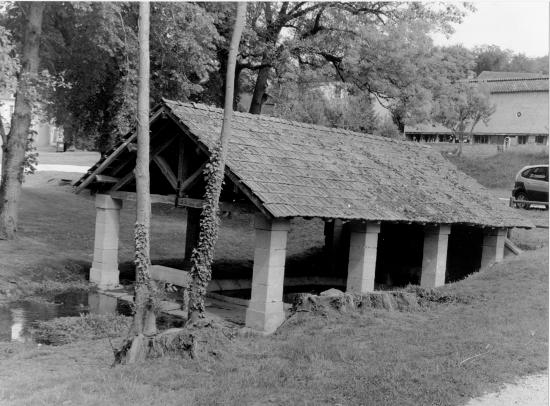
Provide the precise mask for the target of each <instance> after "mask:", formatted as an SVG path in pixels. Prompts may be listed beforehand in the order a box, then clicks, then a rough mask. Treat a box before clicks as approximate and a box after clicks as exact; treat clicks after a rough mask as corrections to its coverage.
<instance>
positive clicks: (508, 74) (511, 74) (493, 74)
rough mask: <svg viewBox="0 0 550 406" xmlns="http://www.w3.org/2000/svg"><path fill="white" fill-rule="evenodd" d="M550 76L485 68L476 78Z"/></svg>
mask: <svg viewBox="0 0 550 406" xmlns="http://www.w3.org/2000/svg"><path fill="white" fill-rule="evenodd" d="M541 77H548V75H544V74H540V73H531V72H499V71H492V70H484V71H483V72H481V73H480V74H479V75H478V76H477V78H476V79H478V80H487V79H529V78H541Z"/></svg>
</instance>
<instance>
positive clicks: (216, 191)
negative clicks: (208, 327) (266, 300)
mask: <svg viewBox="0 0 550 406" xmlns="http://www.w3.org/2000/svg"><path fill="white" fill-rule="evenodd" d="M245 16H246V3H245V2H238V3H237V15H236V18H235V24H234V26H233V35H232V36H231V45H230V47H229V56H228V59H227V72H226V79H225V103H224V114H223V124H222V131H221V135H220V140H219V141H218V145H217V146H216V147H215V148H214V150H213V151H212V153H211V156H210V165H209V166H208V169H207V170H206V171H205V172H206V174H207V184H206V192H205V198H204V200H205V203H204V206H203V209H202V213H201V221H200V233H199V244H198V246H197V248H196V249H195V250H193V254H192V256H191V274H192V277H193V282H192V284H191V291H190V295H189V318H188V324H192V323H195V322H197V321H198V319H200V318H204V296H205V294H206V287H207V286H208V283H209V282H210V279H211V277H212V270H211V265H212V260H213V258H214V246H215V245H216V241H217V239H218V228H219V221H220V220H219V216H218V205H219V201H220V193H221V190H222V183H223V177H224V171H225V161H226V157H227V149H228V145H229V137H230V136H231V121H232V118H233V93H234V88H233V87H234V84H235V65H236V61H237V53H238V51H239V43H240V40H241V34H242V31H243V28H244V24H245Z"/></svg>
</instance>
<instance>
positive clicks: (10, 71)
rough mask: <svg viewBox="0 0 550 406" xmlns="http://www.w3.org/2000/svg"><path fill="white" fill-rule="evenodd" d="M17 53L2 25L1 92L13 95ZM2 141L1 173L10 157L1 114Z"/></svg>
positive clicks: (0, 40) (0, 138) (0, 28)
mask: <svg viewBox="0 0 550 406" xmlns="http://www.w3.org/2000/svg"><path fill="white" fill-rule="evenodd" d="M15 54H16V53H15V45H14V43H13V41H12V38H11V35H10V34H9V32H8V31H7V30H6V29H5V28H4V27H1V26H0V94H2V95H9V96H11V95H12V94H13V93H14V92H15V89H16V87H17V80H16V76H17V72H18V71H19V68H20V66H19V60H18V58H17V57H16V56H15ZM0 107H1V106H0ZM8 129H9V127H8ZM0 142H1V143H2V164H1V166H0V173H5V172H6V168H5V165H6V159H7V157H8V153H7V151H8V138H7V132H6V126H5V123H4V122H3V121H2V116H0Z"/></svg>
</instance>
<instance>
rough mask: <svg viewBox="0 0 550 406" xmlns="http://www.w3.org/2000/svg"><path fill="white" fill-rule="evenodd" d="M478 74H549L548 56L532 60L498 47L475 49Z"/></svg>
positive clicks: (489, 46) (478, 47)
mask: <svg viewBox="0 0 550 406" xmlns="http://www.w3.org/2000/svg"><path fill="white" fill-rule="evenodd" d="M473 53H474V55H475V67H474V71H475V73H476V74H478V75H479V74H480V73H481V72H483V71H497V72H528V73H543V74H546V75H547V74H548V55H546V56H541V57H536V58H530V57H528V56H526V55H524V54H521V53H514V52H513V51H511V50H509V49H502V48H500V47H499V46H497V45H482V46H477V47H475V48H474V49H473Z"/></svg>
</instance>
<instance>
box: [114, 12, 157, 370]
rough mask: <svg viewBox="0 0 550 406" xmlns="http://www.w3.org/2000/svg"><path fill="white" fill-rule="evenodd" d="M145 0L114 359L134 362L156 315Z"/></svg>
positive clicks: (140, 356)
mask: <svg viewBox="0 0 550 406" xmlns="http://www.w3.org/2000/svg"><path fill="white" fill-rule="evenodd" d="M149 11H150V6H149V2H140V3H139V34H138V35H139V71H138V75H139V81H138V107H137V114H138V117H137V134H138V135H137V156H136V168H135V170H134V171H135V175H136V195H137V201H136V206H137V207H136V224H135V229H134V238H135V260H134V262H135V264H136V282H135V294H134V302H135V303H134V305H135V307H134V311H135V313H134V320H133V323H132V328H131V329H130V333H129V337H128V339H127V341H126V342H125V343H124V344H123V346H122V347H123V349H124V351H123V350H121V352H122V354H120V352H119V354H118V357H119V358H120V359H119V360H118V361H119V362H123V363H129V364H130V363H134V362H136V361H140V360H143V359H145V357H146V356H147V351H148V347H149V342H148V339H149V338H150V337H152V336H154V335H155V334H156V332H157V329H156V316H155V306H154V294H155V286H154V283H153V281H152V279H151V272H150V267H151V260H150V256H149V240H150V238H149V229H150V222H151V197H150V194H149V192H150V190H149V184H150V180H149Z"/></svg>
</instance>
